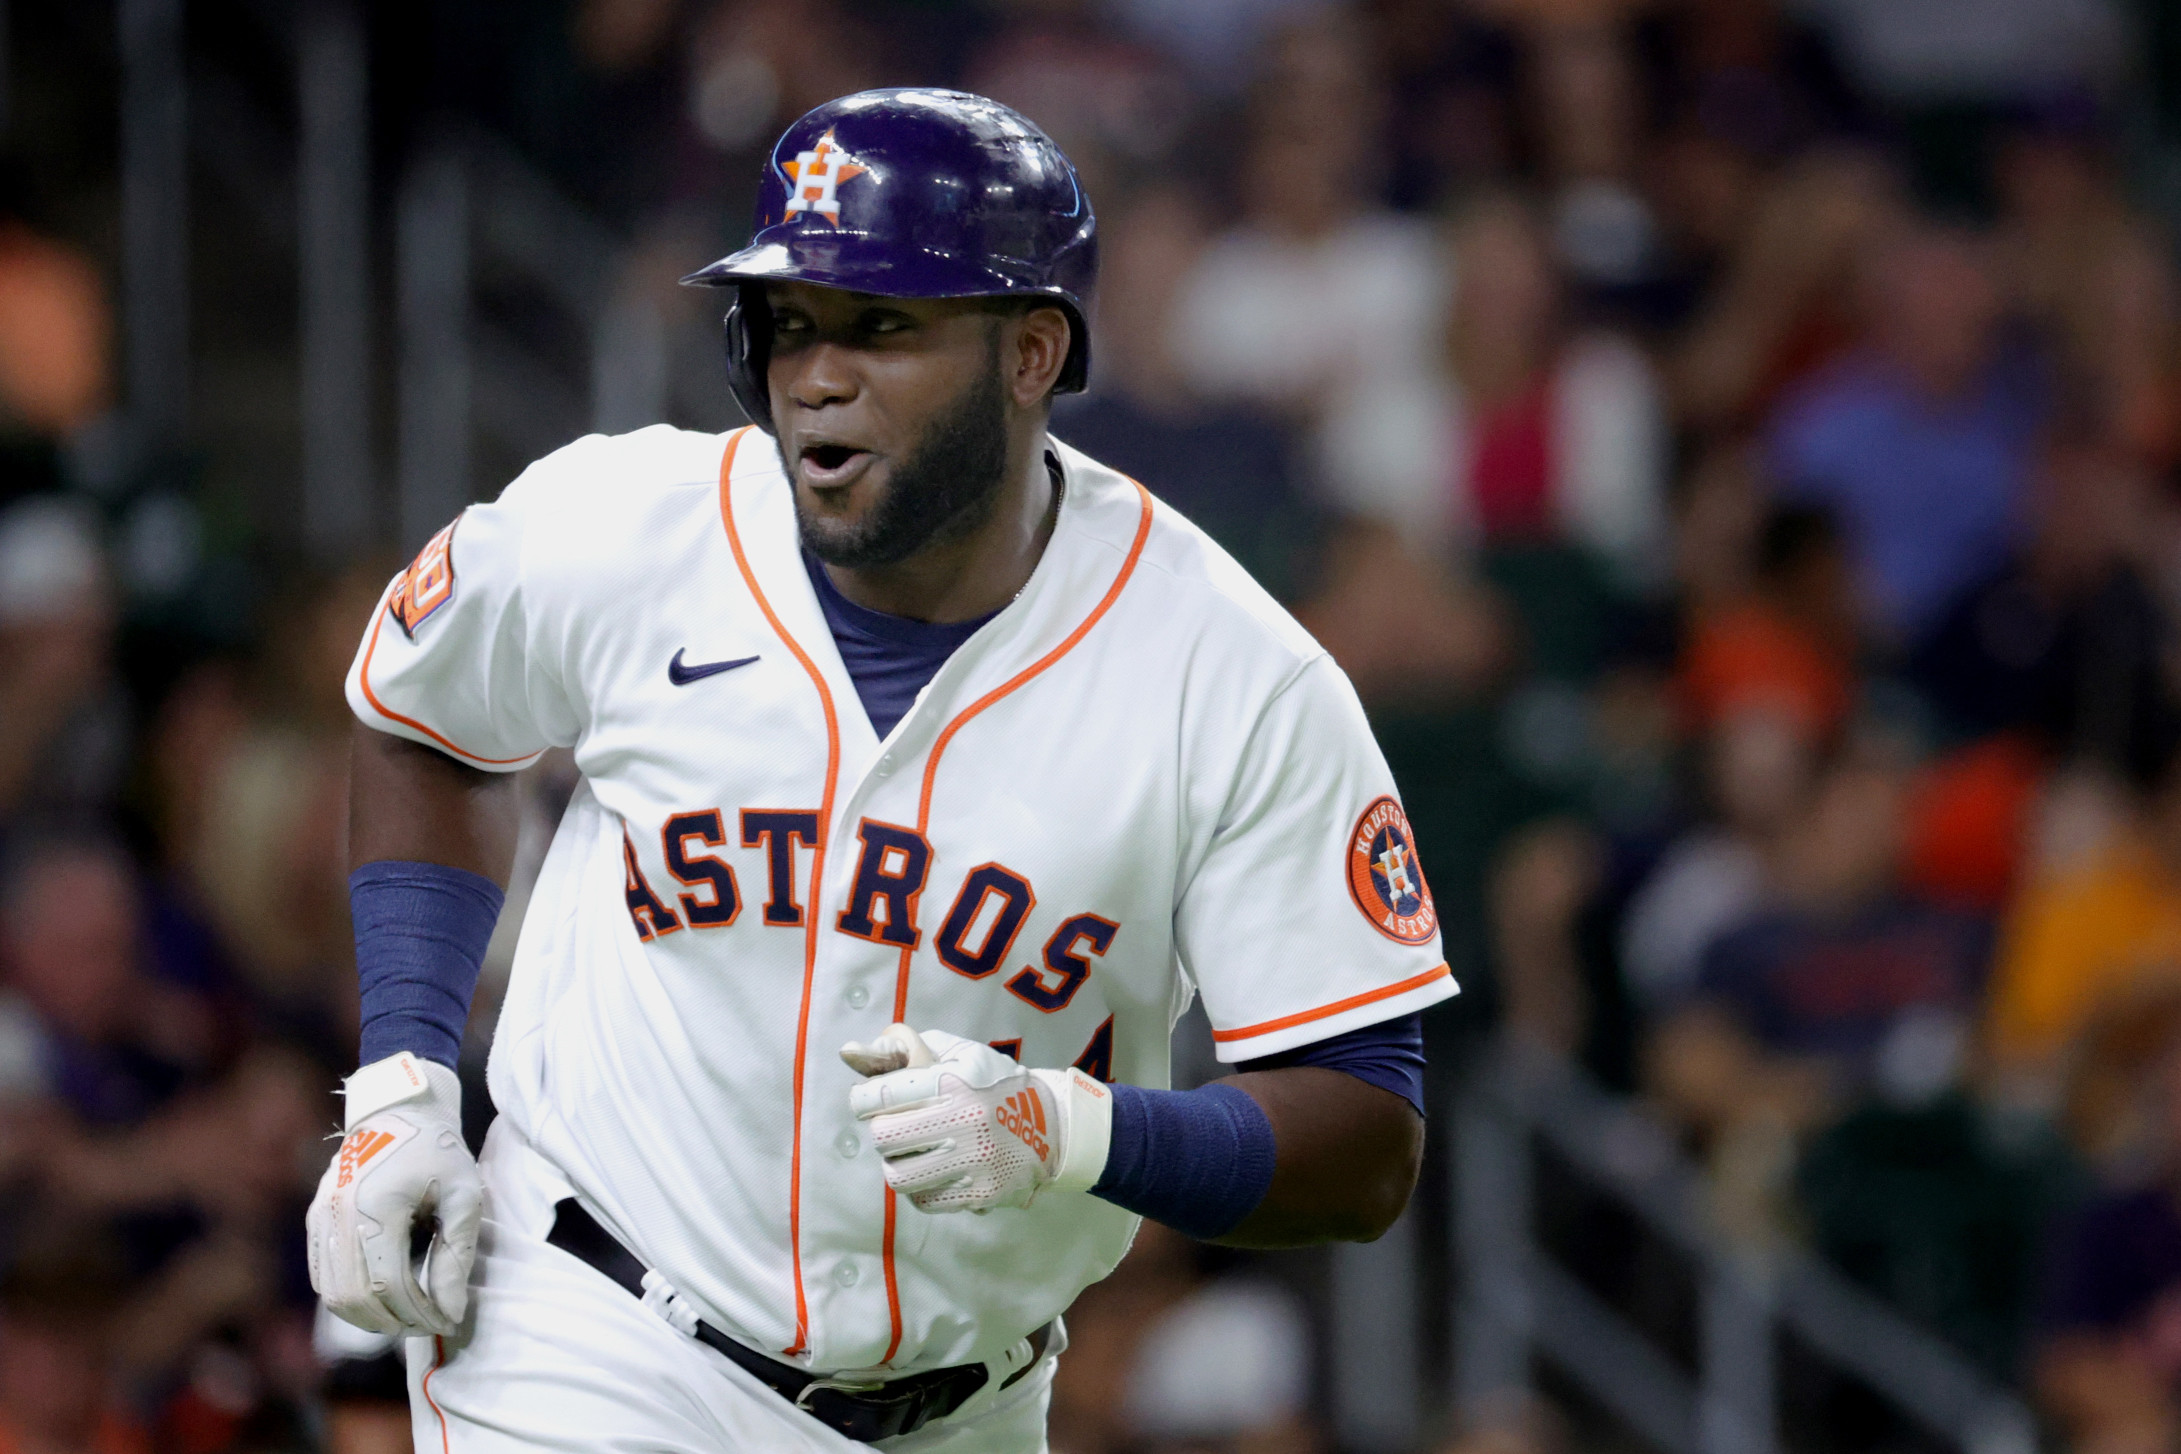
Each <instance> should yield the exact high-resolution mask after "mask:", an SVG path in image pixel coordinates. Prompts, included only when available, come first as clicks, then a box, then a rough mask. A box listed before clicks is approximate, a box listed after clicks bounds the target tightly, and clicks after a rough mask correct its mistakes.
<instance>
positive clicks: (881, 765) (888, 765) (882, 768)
mask: <svg viewBox="0 0 2181 1454" xmlns="http://www.w3.org/2000/svg"><path fill="white" fill-rule="evenodd" d="M893 771H894V755H893V754H892V753H891V752H889V753H887V754H886V755H885V756H884V757H881V758H880V759H879V760H878V775H879V776H880V777H890V776H892V775H893Z"/></svg>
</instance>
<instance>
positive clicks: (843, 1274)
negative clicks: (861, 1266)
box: [833, 1262, 863, 1287]
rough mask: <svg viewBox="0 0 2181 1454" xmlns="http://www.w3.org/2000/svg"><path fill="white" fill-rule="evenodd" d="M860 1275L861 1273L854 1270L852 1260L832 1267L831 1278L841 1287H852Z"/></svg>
mask: <svg viewBox="0 0 2181 1454" xmlns="http://www.w3.org/2000/svg"><path fill="white" fill-rule="evenodd" d="M862 1275H863V1274H862V1273H860V1272H858V1271H856V1264H855V1263H853V1262H843V1263H842V1264H841V1265H840V1266H838V1267H836V1268H834V1269H833V1280H834V1281H835V1282H837V1283H839V1284H840V1285H841V1286H842V1287H854V1286H855V1285H856V1279H857V1278H859V1277H861V1276H862Z"/></svg>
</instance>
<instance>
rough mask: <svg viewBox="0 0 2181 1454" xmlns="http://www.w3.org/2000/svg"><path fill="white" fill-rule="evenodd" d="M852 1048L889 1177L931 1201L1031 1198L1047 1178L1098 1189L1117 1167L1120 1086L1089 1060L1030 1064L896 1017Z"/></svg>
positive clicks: (859, 1089)
mask: <svg viewBox="0 0 2181 1454" xmlns="http://www.w3.org/2000/svg"><path fill="white" fill-rule="evenodd" d="M841 1058H842V1059H843V1060H845V1061H847V1062H848V1064H849V1065H850V1066H851V1067H852V1068H854V1069H856V1070H858V1071H861V1072H862V1073H863V1074H865V1075H868V1076H870V1077H871V1079H869V1080H866V1081H864V1082H863V1083H862V1084H860V1085H857V1086H853V1087H851V1088H850V1089H849V1092H848V1105H849V1109H851V1110H853V1111H854V1112H855V1113H856V1118H857V1119H858V1120H861V1121H865V1122H868V1123H869V1124H870V1127H871V1139H872V1141H873V1142H874V1143H876V1144H877V1146H878V1153H879V1156H880V1157H881V1159H882V1160H883V1162H884V1165H885V1170H886V1184H887V1185H888V1186H890V1187H892V1188H893V1189H894V1190H895V1191H897V1192H899V1193H900V1194H901V1195H903V1196H905V1197H907V1198H908V1199H909V1200H910V1201H911V1202H913V1203H914V1204H915V1205H916V1207H917V1208H918V1209H919V1210H920V1211H926V1212H960V1211H971V1212H986V1211H990V1210H991V1209H992V1208H994V1207H1026V1206H1028V1205H1030V1203H1031V1200H1032V1199H1033V1198H1035V1197H1036V1196H1037V1194H1038V1193H1039V1192H1041V1191H1044V1190H1045V1189H1046V1188H1048V1187H1053V1188H1058V1189H1059V1190H1062V1191H1088V1190H1090V1188H1091V1187H1092V1185H1094V1184H1095V1183H1096V1182H1097V1180H1098V1178H1099V1176H1100V1174H1102V1173H1103V1172H1104V1171H1105V1169H1106V1152H1107V1150H1108V1149H1109V1148H1110V1146H1111V1143H1112V1139H1113V1093H1112V1092H1111V1091H1109V1090H1108V1089H1106V1087H1104V1086H1103V1085H1100V1084H1099V1083H1098V1082H1097V1081H1095V1080H1093V1079H1092V1078H1091V1077H1089V1076H1087V1075H1085V1074H1084V1073H1083V1072H1082V1071H1080V1070H1025V1069H1024V1068H1023V1067H1022V1066H1021V1065H1020V1064H1019V1063H1017V1062H1016V1061H1015V1060H1013V1059H1012V1058H1010V1057H1008V1056H1006V1055H1002V1054H1001V1053H1000V1052H999V1051H997V1050H994V1049H993V1048H992V1047H991V1046H989V1045H985V1044H982V1043H980V1042H978V1041H975V1040H964V1039H962V1038H961V1037H960V1036H957V1035H949V1034H947V1033H945V1032H944V1031H940V1030H927V1031H925V1032H924V1033H923V1034H922V1035H918V1034H917V1033H916V1032H915V1031H914V1030H911V1029H910V1028H909V1027H908V1026H906V1025H889V1026H888V1027H887V1028H886V1031H885V1033H884V1034H882V1035H881V1036H880V1037H879V1039H878V1041H877V1042H876V1043H874V1044H871V1045H856V1044H850V1045H845V1046H843V1047H842V1048H841Z"/></svg>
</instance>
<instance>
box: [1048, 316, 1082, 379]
mask: <svg viewBox="0 0 2181 1454" xmlns="http://www.w3.org/2000/svg"><path fill="white" fill-rule="evenodd" d="M1060 311H1061V312H1063V313H1065V314H1067V315H1068V335H1069V336H1068V357H1067V358H1066V359H1065V360H1064V361H1063V362H1062V363H1061V365H1060V377H1058V378H1056V379H1054V380H1053V392H1054V393H1056V394H1080V393H1082V392H1083V390H1085V389H1086V388H1088V387H1089V386H1090V325H1089V323H1088V321H1087V320H1085V318H1084V317H1083V313H1082V310H1081V309H1079V308H1077V307H1075V306H1074V305H1073V304H1063V305H1062V307H1061V310H1060Z"/></svg>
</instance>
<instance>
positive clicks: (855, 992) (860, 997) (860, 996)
mask: <svg viewBox="0 0 2181 1454" xmlns="http://www.w3.org/2000/svg"><path fill="white" fill-rule="evenodd" d="M841 998H842V999H844V1000H846V1001H848V1008H849V1009H851V1010H860V1009H862V1008H863V1007H864V1006H865V1005H868V1004H870V1003H871V992H870V991H869V990H867V989H865V988H864V987H863V986H862V985H860V984H853V985H850V986H849V987H848V993H847V994H845V995H843V996H841Z"/></svg>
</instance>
